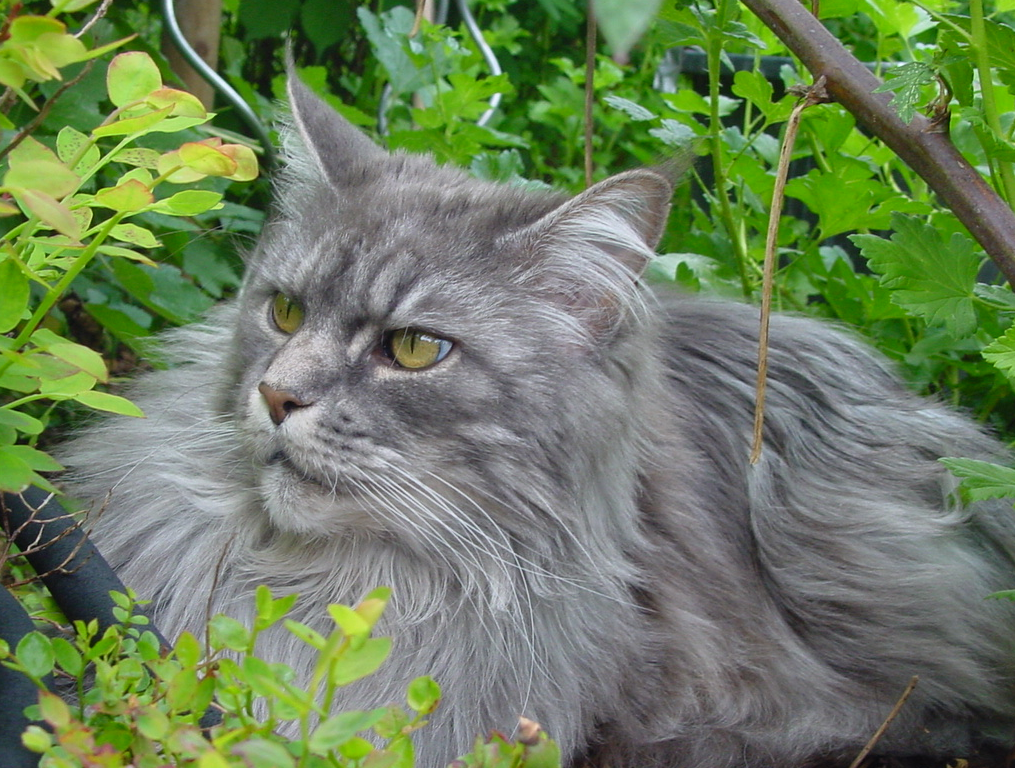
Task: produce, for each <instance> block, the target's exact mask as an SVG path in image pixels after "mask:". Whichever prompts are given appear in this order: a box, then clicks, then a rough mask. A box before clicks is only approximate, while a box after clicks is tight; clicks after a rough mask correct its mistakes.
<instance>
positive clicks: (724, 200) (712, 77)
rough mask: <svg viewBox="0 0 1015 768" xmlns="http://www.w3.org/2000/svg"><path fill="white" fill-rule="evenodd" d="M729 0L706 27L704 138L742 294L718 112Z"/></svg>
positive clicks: (743, 261)
mask: <svg viewBox="0 0 1015 768" xmlns="http://www.w3.org/2000/svg"><path fill="white" fill-rule="evenodd" d="M729 5H730V0H720V2H719V3H717V5H716V22H715V27H714V28H713V29H711V30H709V35H710V36H709V39H708V48H707V52H706V55H707V64H708V101H709V125H708V140H709V145H710V147H711V150H712V175H713V177H714V179H715V196H716V198H717V199H718V202H719V219H720V220H721V221H722V224H723V228H724V229H725V230H726V234H727V235H728V236H729V239H730V246H731V247H732V248H733V257H734V260H735V261H736V265H737V272H738V273H739V275H740V287H741V289H742V290H743V292H744V296H745V297H749V296H750V295H751V294H752V293H753V290H754V289H753V287H752V284H751V279H750V275H749V274H748V269H747V248H746V246H745V244H744V242H743V238H742V237H741V233H740V231H739V230H738V228H737V224H736V218H735V217H734V216H733V208H732V205H731V203H730V199H729V194H728V193H727V190H728V188H729V183H730V182H729V177H728V176H727V175H726V168H725V166H724V165H723V158H722V140H721V137H720V133H721V132H722V118H721V116H720V114H719V95H720V94H719V84H720V80H719V77H720V70H721V65H722V58H721V57H722V43H723V36H722V28H723V26H724V23H725V21H724V20H725V18H726V13H727V9H728V7H729Z"/></svg>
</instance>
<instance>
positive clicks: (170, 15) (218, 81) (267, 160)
mask: <svg viewBox="0 0 1015 768" xmlns="http://www.w3.org/2000/svg"><path fill="white" fill-rule="evenodd" d="M162 13H163V15H164V16H165V24H166V30H167V31H168V32H169V36H170V37H171V38H172V40H173V44H174V45H175V46H176V47H177V48H178V49H179V51H180V53H181V54H183V58H185V59H186V60H187V63H188V64H190V66H192V67H193V68H194V69H195V70H196V71H197V73H198V74H199V75H201V77H203V78H204V79H205V80H207V81H208V82H209V83H210V84H211V86H212V88H214V89H215V90H216V91H218V92H219V93H220V94H222V96H223V97H224V98H225V99H226V101H228V102H229V103H230V104H231V105H232V106H233V108H234V109H235V110H236V111H237V112H238V113H239V115H240V117H241V118H242V119H243V122H245V123H246V124H247V127H248V128H250V130H251V131H252V132H253V133H254V135H255V136H256V137H257V141H258V142H259V143H260V145H261V148H262V149H263V150H264V164H265V165H266V166H269V167H270V166H272V165H274V164H275V145H274V144H273V143H272V141H271V134H269V133H268V129H267V128H266V127H265V125H264V123H262V122H261V121H260V119H258V117H257V115H256V114H255V113H254V110H253V109H251V108H250V105H249V104H247V102H246V101H244V99H243V97H242V96H240V94H239V93H237V92H236V89H235V88H233V87H232V86H231V85H229V83H227V82H226V81H225V80H224V79H223V78H222V76H221V75H219V73H218V72H216V71H215V70H214V69H212V68H211V67H210V66H208V63H207V62H206V61H205V60H204V59H202V58H201V57H200V56H198V55H197V51H195V50H194V49H193V48H192V47H191V45H190V43H188V42H187V38H185V37H184V36H183V31H182V30H181V29H180V24H179V22H178V21H177V20H176V4H175V2H174V0H162Z"/></svg>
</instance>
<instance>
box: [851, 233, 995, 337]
mask: <svg viewBox="0 0 1015 768" xmlns="http://www.w3.org/2000/svg"><path fill="white" fill-rule="evenodd" d="M892 229H894V230H895V232H894V234H892V236H891V238H890V239H889V240H884V239H882V238H880V237H876V236H874V235H852V236H851V237H850V240H852V241H853V242H854V243H855V244H856V245H858V246H859V247H860V249H861V251H862V253H863V255H864V257H865V258H866V259H867V260H868V263H869V264H870V266H871V269H873V270H874V271H875V272H877V273H878V274H879V275H881V284H882V285H884V286H885V287H886V288H889V289H891V290H892V301H893V302H895V303H896V304H898V305H899V306H901V307H903V308H905V309H907V310H908V311H910V312H912V313H913V314H915V315H918V316H921V317H924V318H926V319H927V322H928V323H932V324H936V325H943V326H944V327H945V328H946V329H947V330H948V332H949V333H950V334H951V335H952V336H955V337H961V336H967V335H969V334H971V333H973V332H974V331H975V330H976V311H975V308H974V303H973V302H974V293H973V288H974V285H975V283H976V275H977V273H978V272H979V269H980V264H981V262H982V256H981V254H980V252H979V251H978V250H977V249H976V247H975V245H974V244H973V242H972V241H971V240H970V239H969V238H968V237H965V236H964V235H961V234H959V233H953V234H952V236H951V237H950V238H949V240H948V241H947V242H946V241H945V240H944V239H943V237H942V235H941V233H940V232H938V230H936V229H935V228H934V227H932V226H930V225H929V224H924V223H923V222H921V221H919V220H918V219H915V218H912V217H908V216H902V215H899V214H893V216H892Z"/></svg>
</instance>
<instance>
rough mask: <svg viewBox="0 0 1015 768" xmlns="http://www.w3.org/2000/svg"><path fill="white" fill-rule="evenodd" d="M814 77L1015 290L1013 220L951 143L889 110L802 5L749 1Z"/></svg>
mask: <svg viewBox="0 0 1015 768" xmlns="http://www.w3.org/2000/svg"><path fill="white" fill-rule="evenodd" d="M744 4H745V5H747V6H748V7H749V8H750V9H751V10H752V11H753V12H754V13H755V14H757V16H758V17H759V18H760V19H761V20H762V21H763V22H764V23H765V24H766V25H767V26H768V27H769V28H770V29H771V30H772V31H773V32H775V34H776V35H778V36H779V38H780V39H781V40H782V41H783V42H784V43H785V44H786V45H787V46H788V47H789V48H790V50H792V51H793V53H795V54H796V55H797V56H798V57H799V58H800V60H801V61H802V62H803V63H804V66H806V67H807V69H809V70H810V71H811V73H812V74H813V75H814V76H815V77H819V76H821V75H825V76H826V78H827V80H828V84H827V88H828V93H829V95H830V96H831V97H832V98H833V99H834V100H836V101H838V102H839V103H840V104H842V105H843V106H844V107H845V108H846V109H848V110H849V111H850V112H851V113H852V114H853V115H854V116H855V117H856V119H857V121H858V122H860V123H862V124H863V125H864V126H865V127H866V128H867V130H869V131H870V132H871V133H873V134H874V135H875V136H877V137H878V138H880V139H881V140H882V141H884V142H885V144H887V145H888V147H890V148H891V149H892V150H893V151H894V152H895V153H896V154H897V155H898V156H899V157H900V158H901V159H902V160H903V161H904V162H905V163H906V164H907V165H909V167H910V168H912V169H913V170H914V171H916V172H917V173H918V174H919V175H920V176H921V177H923V179H924V180H925V181H926V182H927V184H928V185H930V187H931V189H933V190H934V191H935V192H936V193H937V194H938V195H939V196H940V197H941V199H942V200H943V201H944V203H945V205H947V206H948V207H949V208H951V209H952V211H954V213H955V215H956V216H957V217H958V218H959V220H960V221H961V222H962V223H963V224H964V225H965V226H966V228H967V229H968V230H969V232H970V234H972V235H973V237H975V238H976V240H977V241H978V242H979V243H980V245H981V246H983V249H984V250H985V251H986V252H987V255H988V256H990V258H991V259H993V261H994V262H995V263H996V264H997V265H998V267H999V268H1000V270H1001V272H1002V273H1003V274H1004V276H1005V277H1006V278H1007V280H1008V282H1009V284H1011V285H1013V286H1015V214H1013V213H1012V210H1011V208H1010V207H1009V206H1008V204H1007V203H1006V202H1005V201H1004V200H1002V199H1001V198H1000V196H999V195H998V194H997V193H996V192H995V191H994V190H993V189H992V188H991V187H990V185H989V184H987V183H986V182H985V181H984V180H983V178H982V177H981V176H980V174H979V173H977V172H976V169H974V168H973V167H972V166H971V165H970V164H969V163H968V162H967V161H966V159H965V158H964V157H963V156H962V155H961V154H960V153H959V151H958V150H957V149H956V148H955V146H954V145H953V144H952V143H951V140H950V139H949V138H948V136H947V134H944V133H940V132H937V131H934V129H933V127H932V126H931V125H930V122H929V121H928V120H927V119H926V118H924V117H922V116H919V115H918V116H916V117H914V118H913V120H912V121H911V122H910V123H909V125H906V124H905V123H903V122H902V120H900V119H899V115H898V113H897V112H896V111H895V109H894V108H893V107H891V106H889V102H890V101H891V95H890V94H887V93H874V92H873V91H874V89H875V88H877V87H878V86H879V85H880V84H881V83H880V82H879V81H878V79H877V78H876V77H874V75H872V74H871V73H870V72H869V71H868V70H867V68H866V67H865V66H864V65H863V64H861V63H860V62H859V61H857V59H856V58H855V57H854V56H853V55H852V54H850V53H849V52H848V51H847V50H846V49H845V48H844V47H843V45H842V43H840V42H839V41H838V40H837V39H836V38H835V37H834V36H832V34H831V33H830V32H829V31H828V30H827V29H825V28H824V27H823V26H822V25H821V24H820V22H819V21H818V20H817V19H816V18H814V16H813V15H812V14H811V13H809V12H808V11H807V10H806V9H804V7H803V6H802V5H801V4H800V2H799V0H744Z"/></svg>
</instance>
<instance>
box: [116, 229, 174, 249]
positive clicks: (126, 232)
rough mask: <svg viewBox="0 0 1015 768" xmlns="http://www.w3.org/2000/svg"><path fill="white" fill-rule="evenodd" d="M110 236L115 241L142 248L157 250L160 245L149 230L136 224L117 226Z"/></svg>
mask: <svg viewBox="0 0 1015 768" xmlns="http://www.w3.org/2000/svg"><path fill="white" fill-rule="evenodd" d="M110 235H111V236H112V237H114V238H116V239H117V240H122V241H123V242H125V243H131V244H132V245H138V246H140V247H142V248H158V247H159V246H161V245H162V243H160V242H159V241H158V239H157V238H156V237H155V235H154V234H153V233H152V231H151V230H150V229H145V228H144V227H141V226H138V225H137V224H117V225H116V226H115V227H113V229H112V231H111V232H110Z"/></svg>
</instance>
